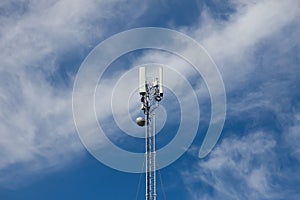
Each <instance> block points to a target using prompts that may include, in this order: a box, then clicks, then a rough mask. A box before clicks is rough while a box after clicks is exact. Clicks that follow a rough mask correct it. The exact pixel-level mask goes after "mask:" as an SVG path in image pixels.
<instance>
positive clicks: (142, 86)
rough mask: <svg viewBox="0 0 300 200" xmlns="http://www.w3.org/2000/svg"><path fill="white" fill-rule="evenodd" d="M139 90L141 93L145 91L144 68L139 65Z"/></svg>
mask: <svg viewBox="0 0 300 200" xmlns="http://www.w3.org/2000/svg"><path fill="white" fill-rule="evenodd" d="M139 79H140V80H139V92H140V94H141V95H144V94H145V93H146V68H145V67H140V69H139Z"/></svg>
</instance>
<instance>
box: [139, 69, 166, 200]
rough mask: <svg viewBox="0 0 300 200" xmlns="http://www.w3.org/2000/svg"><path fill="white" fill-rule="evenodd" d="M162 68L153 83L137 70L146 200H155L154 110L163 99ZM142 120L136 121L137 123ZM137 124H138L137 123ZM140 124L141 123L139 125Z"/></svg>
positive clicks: (142, 72) (144, 70)
mask: <svg viewBox="0 0 300 200" xmlns="http://www.w3.org/2000/svg"><path fill="white" fill-rule="evenodd" d="M162 74H163V71H162V68H161V67H160V68H159V77H158V78H157V77H155V78H154V79H153V82H149V81H147V80H146V68H145V67H141V68H140V69H139V93H140V95H141V103H142V108H141V109H142V110H143V111H144V114H145V125H146V130H145V160H146V172H145V173H146V200H156V150H155V134H156V133H155V112H154V111H155V109H156V108H157V107H158V103H159V102H160V101H161V100H162V97H163V88H162ZM141 121H142V120H141V119H140V118H139V120H138V119H137V123H138V122H141ZM138 124H139V123H138ZM140 124H142V123H140ZM140 124H139V125H140Z"/></svg>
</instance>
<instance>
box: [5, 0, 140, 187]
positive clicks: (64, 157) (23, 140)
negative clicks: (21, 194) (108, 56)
mask: <svg viewBox="0 0 300 200" xmlns="http://www.w3.org/2000/svg"><path fill="white" fill-rule="evenodd" d="M123 3H124V4H125V5H124V6H122V5H123ZM132 3H135V2H134V1H133V2H132ZM131 8H132V6H131V3H128V2H126V1H121V2H120V1H109V2H108V1H94V0H88V1H85V0H74V1H73V0H67V1H65V0H64V1H60V0H53V1H34V0H33V1H1V3H0V24H1V26H0V35H1V37H0V49H1V53H0V60H1V61H0V63H1V64H0V86H1V87H0V110H1V113H0V119H1V122H0V138H1V140H0V155H1V158H0V177H1V178H0V185H1V186H3V187H4V186H5V187H11V186H13V185H15V184H18V183H19V182H22V176H26V174H32V173H34V172H35V171H40V170H42V169H45V168H48V169H56V168H60V167H62V166H64V165H65V164H66V163H68V162H69V161H70V160H71V159H72V158H73V155H80V152H84V151H82V150H83V147H82V145H81V143H80V141H79V139H78V137H77V134H76V131H75V126H74V123H73V118H72V107H71V106H72V105H71V92H72V83H73V79H74V74H75V71H76V70H77V68H78V66H79V63H77V64H76V66H72V65H73V64H72V63H71V62H70V63H68V62H67V63H66V62H65V59H67V58H66V57H65V56H67V55H73V56H76V57H82V59H84V57H83V56H84V54H85V53H87V51H88V50H89V49H90V48H91V47H92V46H94V45H95V43H96V42H98V41H99V40H100V39H102V38H103V37H104V36H105V35H106V34H107V33H108V32H111V31H112V32H113V31H114V30H115V29H114V28H113V27H112V25H111V24H109V21H110V23H112V22H115V23H120V24H121V22H122V19H123V18H122V15H127V13H128V12H130V9H131ZM143 9H144V5H143V4H141V6H140V9H139V11H137V12H134V14H133V15H130V18H132V19H134V18H135V17H138V16H139V14H140V13H142V12H143ZM119 28H120V29H122V26H121V25H120V26H119ZM62 74H65V75H62ZM53 80H54V81H53ZM47 171H51V170H47ZM18 177H19V178H18Z"/></svg>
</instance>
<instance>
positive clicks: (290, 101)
mask: <svg viewBox="0 0 300 200" xmlns="http://www.w3.org/2000/svg"><path fill="white" fill-rule="evenodd" d="M231 2H233V3H234V4H233V5H234V9H235V10H236V11H235V12H232V13H231V15H230V16H229V17H228V19H226V20H223V21H222V20H214V19H213V18H211V16H210V14H209V12H207V13H203V16H202V18H200V21H201V19H202V20H203V21H201V25H200V26H198V27H195V28H194V29H191V28H189V29H186V32H187V33H189V34H190V35H193V36H194V37H196V38H198V41H200V42H201V41H202V42H203V44H204V46H205V47H206V48H207V49H208V52H210V54H211V55H212V57H213V58H214V60H215V61H216V63H217V65H218V67H219V68H220V70H221V73H222V76H223V78H224V82H225V86H226V89H227V97H228V99H227V100H228V106H227V108H228V115H227V124H226V126H225V131H224V133H223V134H224V135H223V139H222V141H220V144H219V145H218V146H217V147H216V148H215V150H214V151H213V152H212V153H211V154H210V156H209V157H208V158H206V159H204V160H201V161H199V162H198V164H197V167H195V168H194V169H193V170H187V171H188V172H186V173H183V179H184V180H185V182H186V185H187V188H188V190H189V191H190V194H191V196H193V198H194V199H297V196H298V195H299V192H298V190H299V176H298V175H297V174H298V172H299V170H298V169H297V167H296V166H298V165H299V160H298V158H296V157H297V156H298V155H299V154H298V151H299V150H298V149H299V147H298V145H297V144H296V143H297V142H295V141H297V139H298V132H297V131H298V126H297V125H296V124H297V122H298V117H297V116H298V115H297V114H295V113H298V112H299V105H298V103H296V102H297V101H298V100H299V92H297V91H296V90H295V89H294V85H298V84H299V81H298V78H296V77H299V73H298V72H299V61H300V59H299V56H298V55H299V52H300V49H299V42H300V40H299V37H298V36H297V35H298V34H299V33H300V24H299V22H298V18H299V13H300V12H299V11H300V7H299V2H298V1H293V0H291V1H285V2H274V1H251V2H247V3H245V2H243V1H231ZM183 30H184V29H183Z"/></svg>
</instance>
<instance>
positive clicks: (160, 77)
mask: <svg viewBox="0 0 300 200" xmlns="http://www.w3.org/2000/svg"><path fill="white" fill-rule="evenodd" d="M162 84H163V68H162V67H160V68H159V95H160V96H161V97H162V96H163V86H162Z"/></svg>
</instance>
